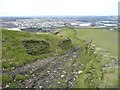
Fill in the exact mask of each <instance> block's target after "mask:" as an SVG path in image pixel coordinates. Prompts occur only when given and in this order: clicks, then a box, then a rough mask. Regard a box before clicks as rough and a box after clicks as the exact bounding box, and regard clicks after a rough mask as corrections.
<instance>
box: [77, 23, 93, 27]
mask: <svg viewBox="0 0 120 90" xmlns="http://www.w3.org/2000/svg"><path fill="white" fill-rule="evenodd" d="M79 26H81V27H89V26H91V23H81V24H79Z"/></svg>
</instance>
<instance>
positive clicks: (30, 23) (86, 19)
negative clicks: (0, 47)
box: [1, 16, 118, 32]
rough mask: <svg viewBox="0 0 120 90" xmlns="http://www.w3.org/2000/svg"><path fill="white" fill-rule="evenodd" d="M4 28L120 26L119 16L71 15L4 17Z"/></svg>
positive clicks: (111, 27)
mask: <svg viewBox="0 0 120 90" xmlns="http://www.w3.org/2000/svg"><path fill="white" fill-rule="evenodd" d="M1 23H2V24H1V25H2V28H5V29H8V30H18V31H22V30H23V31H31V32H52V31H54V30H57V29H59V28H63V27H74V28H91V27H93V28H108V29H109V30H113V28H117V26H118V17H117V16H74V17H72V16H69V17H63V16H61V17H54V16H53V17H47V16H46V17H2V22H1Z"/></svg>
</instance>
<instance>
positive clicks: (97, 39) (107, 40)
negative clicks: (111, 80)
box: [76, 29, 118, 57]
mask: <svg viewBox="0 0 120 90" xmlns="http://www.w3.org/2000/svg"><path fill="white" fill-rule="evenodd" d="M76 31H77V37H79V38H81V39H84V40H88V41H89V40H91V39H92V41H93V43H95V44H96V45H97V46H98V47H101V48H104V49H106V50H108V51H109V52H110V53H111V55H112V56H115V57H117V56H118V32H117V31H110V30H106V29H101V30H100V29H76Z"/></svg>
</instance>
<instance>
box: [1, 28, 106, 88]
mask: <svg viewBox="0 0 120 90" xmlns="http://www.w3.org/2000/svg"><path fill="white" fill-rule="evenodd" d="M2 32H3V35H2V45H3V49H2V53H3V55H2V61H3V62H2V63H3V80H2V81H3V87H12V88H15V87H25V88H26V87H28V88H41V87H46V85H47V87H49V88H73V87H78V88H98V87H100V85H102V84H101V83H102V80H103V77H104V73H103V69H102V66H103V65H104V64H106V63H108V62H103V59H102V55H100V54H99V53H95V52H96V48H95V47H94V46H93V45H92V43H87V42H86V41H85V40H81V39H80V38H77V37H76V35H77V34H76V30H74V29H71V28H64V29H63V30H61V31H60V32H58V33H57V34H51V33H49V34H48V33H40V34H35V33H28V32H17V31H8V30H2ZM93 47H94V50H93V49H92V48H93ZM45 58H46V59H45ZM106 61H108V60H106ZM8 75H9V76H8ZM102 86H103V85H102Z"/></svg>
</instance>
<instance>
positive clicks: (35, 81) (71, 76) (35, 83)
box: [3, 46, 81, 88]
mask: <svg viewBox="0 0 120 90" xmlns="http://www.w3.org/2000/svg"><path fill="white" fill-rule="evenodd" d="M80 52H81V47H80V46H76V47H75V48H72V49H71V50H70V51H68V52H67V53H65V54H64V55H61V56H57V57H54V58H50V59H43V60H37V61H35V62H33V63H30V64H27V65H26V66H23V67H20V68H17V69H15V70H13V71H9V72H5V73H3V75H10V76H12V77H14V76H15V75H16V74H20V75H23V76H24V75H31V76H32V77H30V78H29V79H28V80H26V81H24V82H21V84H20V85H19V88H20V87H21V88H44V87H45V88H50V87H64V88H72V87H73V83H74V81H75V80H76V79H77V77H78V73H79V70H78V69H77V67H76V61H77V60H78V58H79V57H80Z"/></svg>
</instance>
